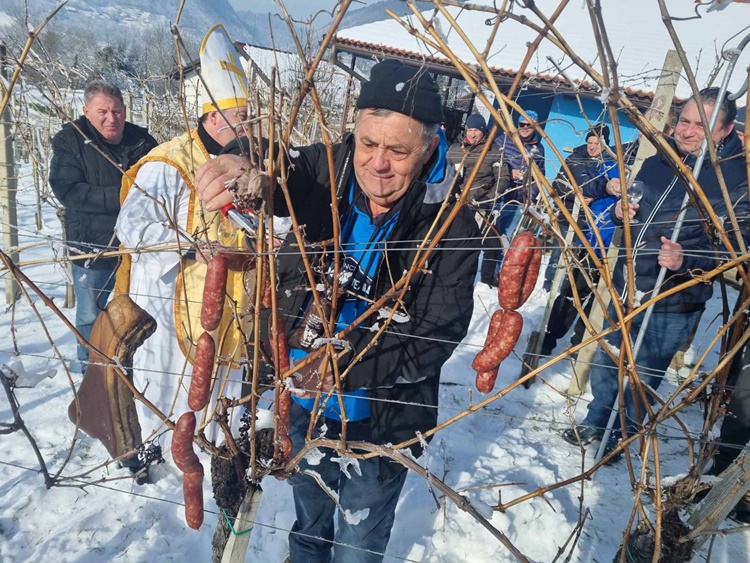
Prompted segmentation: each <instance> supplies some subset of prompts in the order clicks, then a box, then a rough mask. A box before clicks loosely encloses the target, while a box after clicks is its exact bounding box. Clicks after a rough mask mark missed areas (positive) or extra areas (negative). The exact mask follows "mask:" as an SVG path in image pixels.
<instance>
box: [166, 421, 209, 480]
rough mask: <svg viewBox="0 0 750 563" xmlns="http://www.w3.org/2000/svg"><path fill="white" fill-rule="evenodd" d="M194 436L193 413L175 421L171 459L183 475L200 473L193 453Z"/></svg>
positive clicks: (199, 464)
mask: <svg viewBox="0 0 750 563" xmlns="http://www.w3.org/2000/svg"><path fill="white" fill-rule="evenodd" d="M194 434H195V413H193V412H190V411H189V412H186V413H183V414H182V416H180V418H178V419H177V424H175V427H174V436H173V437H172V459H173V460H174V463H175V465H176V466H177V468H178V469H179V470H180V471H182V472H183V473H191V472H195V471H198V470H199V469H200V470H201V471H202V470H203V466H202V465H201V462H200V460H199V459H198V456H197V455H196V453H195V452H194V451H193V435H194Z"/></svg>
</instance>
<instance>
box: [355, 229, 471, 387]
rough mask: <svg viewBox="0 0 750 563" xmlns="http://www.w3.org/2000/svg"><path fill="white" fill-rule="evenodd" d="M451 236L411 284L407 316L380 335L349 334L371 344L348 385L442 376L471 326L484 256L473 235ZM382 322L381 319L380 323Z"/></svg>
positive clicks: (357, 341) (363, 345)
mask: <svg viewBox="0 0 750 563" xmlns="http://www.w3.org/2000/svg"><path fill="white" fill-rule="evenodd" d="M467 215H468V214H467ZM464 220H466V219H464ZM446 240H447V241H450V242H446V243H445V245H444V246H443V248H438V249H436V250H435V252H437V253H440V255H441V256H440V258H439V259H438V260H437V261H435V262H434V263H428V265H427V267H426V269H427V270H430V273H428V274H422V275H423V276H424V278H423V279H422V281H421V283H419V285H418V286H417V287H414V286H412V287H413V289H412V291H415V294H414V296H413V299H412V301H411V305H410V306H409V307H408V318H406V319H399V320H394V321H392V322H391V324H390V325H389V327H388V328H387V329H386V331H385V332H384V333H383V334H382V335H380V336H379V337H378V339H377V340H376V341H375V340H374V339H375V336H376V333H375V332H374V331H371V330H368V329H357V330H355V331H353V332H352V333H351V334H350V335H349V337H348V338H349V340H350V342H351V343H352V345H353V348H354V351H355V352H359V351H361V350H364V349H365V348H366V347H368V346H371V347H370V348H369V350H368V351H367V352H366V353H365V354H364V356H363V357H362V359H361V361H359V362H358V363H357V364H355V365H354V366H353V368H352V369H351V371H350V372H349V374H348V376H347V378H346V388H347V389H350V390H351V389H360V388H376V387H392V386H394V385H399V384H410V383H415V382H418V381H421V380H423V379H427V378H430V377H439V376H440V371H441V369H442V366H443V364H444V363H445V362H446V361H447V360H448V358H449V357H450V356H451V354H452V353H453V351H454V350H455V348H456V346H457V345H458V344H459V342H461V340H463V338H464V337H465V336H466V333H467V331H468V328H469V322H470V321H471V316H472V310H473V307H474V297H473V287H474V277H475V275H476V271H477V260H478V257H479V250H477V249H476V241H475V240H473V239H472V235H469V236H466V235H464V236H463V237H461V236H460V235H459V236H455V235H451V234H450V233H447V234H446ZM398 277H400V275H399V276H394V279H398ZM382 322H383V320H382V319H379V320H378V322H377V324H376V327H377V326H380V325H381V323H382Z"/></svg>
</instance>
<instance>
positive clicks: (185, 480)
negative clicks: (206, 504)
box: [182, 466, 203, 530]
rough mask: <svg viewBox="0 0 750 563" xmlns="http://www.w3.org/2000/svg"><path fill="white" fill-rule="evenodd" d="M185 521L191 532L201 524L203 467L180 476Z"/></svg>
mask: <svg viewBox="0 0 750 563" xmlns="http://www.w3.org/2000/svg"><path fill="white" fill-rule="evenodd" d="M182 495H183V498H184V499H185V521H186V522H187V525H188V526H190V527H191V528H192V529H193V530H197V529H199V528H200V527H201V524H203V466H201V467H200V468H199V469H198V470H197V471H191V472H189V473H185V474H184V475H183V476H182Z"/></svg>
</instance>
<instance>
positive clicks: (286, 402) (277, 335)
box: [269, 314, 292, 459]
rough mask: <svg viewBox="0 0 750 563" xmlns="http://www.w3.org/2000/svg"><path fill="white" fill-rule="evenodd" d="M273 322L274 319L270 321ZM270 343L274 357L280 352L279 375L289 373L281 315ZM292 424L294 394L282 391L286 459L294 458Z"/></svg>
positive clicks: (281, 428) (281, 426) (281, 438)
mask: <svg viewBox="0 0 750 563" xmlns="http://www.w3.org/2000/svg"><path fill="white" fill-rule="evenodd" d="M269 322H273V317H271V319H269ZM269 332H270V333H271V334H270V336H271V338H270V340H269V341H270V342H271V349H272V351H273V354H274V356H275V355H276V352H277V350H278V353H279V357H278V360H277V362H276V363H277V364H278V366H279V373H286V372H287V371H289V344H288V342H287V338H286V331H285V330H284V319H283V317H282V316H281V315H280V314H277V315H276V330H273V329H271V330H270V331H269ZM291 424H292V394H291V392H290V391H289V389H286V388H284V389H282V390H281V393H279V441H280V449H281V454H282V456H284V458H286V459H289V458H291V457H292V440H291V439H290V438H289V428H290V427H291Z"/></svg>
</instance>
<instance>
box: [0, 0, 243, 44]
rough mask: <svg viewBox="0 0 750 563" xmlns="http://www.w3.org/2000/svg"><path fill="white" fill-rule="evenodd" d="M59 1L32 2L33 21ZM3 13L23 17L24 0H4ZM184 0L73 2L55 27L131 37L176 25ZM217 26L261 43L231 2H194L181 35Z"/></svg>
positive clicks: (186, 11)
mask: <svg viewBox="0 0 750 563" xmlns="http://www.w3.org/2000/svg"><path fill="white" fill-rule="evenodd" d="M58 3H59V2H58V0H34V1H33V2H29V12H30V16H31V17H30V22H31V24H32V25H36V24H38V23H39V22H40V21H41V19H42V18H43V17H44V16H46V15H47V14H48V13H49V12H51V11H52V9H53V8H54V7H55V6H56V5H57V4H58ZM2 4H3V8H2V9H3V11H4V12H5V13H6V14H7V15H9V16H11V17H15V18H16V19H19V18H22V17H23V9H24V3H23V0H3V2H2ZM179 5H180V0H159V1H158V2H155V1H154V0H117V2H112V1H111V0H70V1H69V2H68V4H66V5H65V6H64V7H63V8H62V10H60V12H59V13H58V14H57V15H56V16H55V18H54V20H53V24H62V25H65V26H68V27H78V26H81V27H85V28H86V29H87V30H88V31H90V32H91V33H93V34H94V36H95V37H96V38H99V39H106V38H108V37H111V36H112V35H119V34H130V33H132V32H133V31H134V30H142V29H145V28H148V27H154V26H157V27H162V26H163V27H164V28H165V29H169V26H170V25H171V24H172V23H174V22H175V19H176V18H177V9H178V7H179ZM217 23H223V24H224V26H225V27H226V28H227V31H229V34H230V35H231V36H232V38H236V39H240V38H242V40H244V41H257V40H258V38H256V37H254V36H253V34H252V31H251V30H250V28H248V27H247V26H245V25H244V24H243V23H242V19H241V18H240V17H239V16H238V15H237V12H235V11H234V8H232V6H231V5H230V4H229V2H228V1H227V0H191V1H190V2H188V3H187V4H186V7H185V9H184V11H183V13H182V16H181V19H180V22H179V28H180V30H181V32H183V33H188V34H190V35H193V36H196V37H203V35H205V33H206V31H208V29H209V28H210V27H211V26H213V25H214V24H217Z"/></svg>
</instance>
